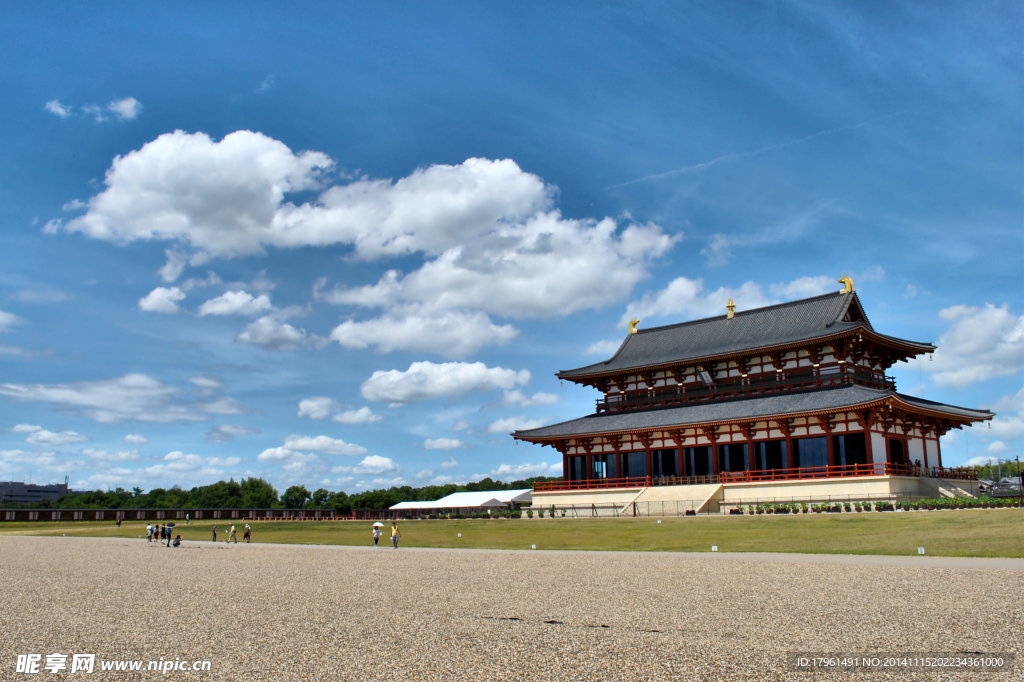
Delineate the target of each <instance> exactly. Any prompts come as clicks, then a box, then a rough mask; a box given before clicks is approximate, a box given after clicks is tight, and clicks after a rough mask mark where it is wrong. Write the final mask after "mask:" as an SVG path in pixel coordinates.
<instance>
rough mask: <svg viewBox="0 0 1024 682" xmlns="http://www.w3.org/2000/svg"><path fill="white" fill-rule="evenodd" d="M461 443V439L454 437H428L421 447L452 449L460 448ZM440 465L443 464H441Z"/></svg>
mask: <svg viewBox="0 0 1024 682" xmlns="http://www.w3.org/2000/svg"><path fill="white" fill-rule="evenodd" d="M462 445H463V443H462V441H461V440H456V439H454V438H428V439H427V440H425V441H424V442H423V447H425V448H426V449H427V450H454V449H456V448H461V447H462ZM441 466H444V465H443V464H442V465H441Z"/></svg>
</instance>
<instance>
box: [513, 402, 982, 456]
mask: <svg viewBox="0 0 1024 682" xmlns="http://www.w3.org/2000/svg"><path fill="white" fill-rule="evenodd" d="M885 405H892V406H895V407H899V408H901V409H903V410H906V411H907V412H914V413H917V414H924V415H925V416H930V417H934V418H937V419H945V420H947V421H952V422H960V423H963V424H969V423H973V422H981V421H988V420H990V419H992V418H993V417H994V416H995V413H993V412H991V411H989V410H974V409H971V408H965V407H955V406H952V405H942V404H941V403H932V402H931V401H926V400H920V399H914V398H910V397H909V396H904V395H902V394H899V393H895V392H893V393H889V394H888V395H883V396H880V397H878V398H876V399H873V400H867V401H862V402H859V403H852V404H850V405H842V406H833V407H825V408H821V409H813V410H798V411H794V412H768V413H765V414H763V415H758V416H757V417H749V416H744V417H737V418H734V419H719V420H714V421H702V422H692V423H686V424H678V425H663V426H648V427H642V428H635V429H609V430H607V431H593V432H588V433H580V434H575V435H574V434H568V435H555V436H530V435H529V432H526V431H513V432H512V433H511V434H509V435H511V436H512V438H514V439H515V440H521V441H525V442H528V443H541V444H543V443H549V442H554V441H560V440H569V439H573V438H593V437H597V436H626V435H637V434H642V433H648V432H651V431H667V430H669V429H678V428H684V429H693V428H700V427H706V426H714V427H717V426H726V425H732V424H746V423H749V422H751V421H774V420H777V419H796V418H800V417H817V416H820V415H827V414H835V413H837V412H856V411H858V410H867V409H871V408H874V407H882V406H885ZM930 406H934V407H930ZM937 407H952V408H953V409H956V410H962V411H963V412H965V413H969V414H952V413H950V412H948V411H943V410H940V409H936V408H937Z"/></svg>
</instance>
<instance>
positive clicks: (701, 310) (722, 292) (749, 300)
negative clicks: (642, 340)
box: [588, 276, 839, 350]
mask: <svg viewBox="0 0 1024 682" xmlns="http://www.w3.org/2000/svg"><path fill="white" fill-rule="evenodd" d="M838 289H839V287H838V286H836V285H835V282H834V281H833V278H831V277H825V276H821V277H801V278H800V279H797V280H794V281H792V282H789V283H782V284H773V285H771V286H770V287H769V291H768V293H766V292H765V291H764V288H763V287H762V286H761V285H760V284H756V283H755V282H745V283H744V284H743V285H741V286H740V287H739V288H731V287H720V288H719V289H716V290H715V291H709V292H705V290H704V280H703V279H690V278H688V277H677V278H676V279H674V280H672V281H671V282H670V283H669V285H668V286H667V287H665V288H664V289H661V290H660V291H656V292H653V293H651V292H648V293H646V294H644V295H643V297H641V299H640V300H639V301H633V302H632V303H630V304H629V305H628V306H626V312H625V313H623V315H622V318H621V319H620V320H619V323H620V324H621V325H622V326H626V325H627V324H628V323H629V321H630V320H632V319H639V320H644V319H647V318H651V317H655V318H657V317H673V318H686V319H692V318H699V317H710V316H715V315H724V314H725V306H726V304H727V303H728V302H729V299H732V300H733V302H734V303H735V304H736V309H737V310H738V311H743V310H750V309H752V308H761V307H764V306H766V305H773V304H775V303H781V302H782V301H785V300H794V299H798V298H806V297H809V296H817V295H820V294H824V293H827V292H828V291H831V290H835V291H838ZM604 343H607V344H608V345H607V346H602V347H601V348H602V349H605V350H606V349H607V348H608V347H610V342H604ZM619 343H621V341H620V342H619ZM615 349H618V345H616V346H615ZM588 350H590V349H588ZM613 350H614V349H613Z"/></svg>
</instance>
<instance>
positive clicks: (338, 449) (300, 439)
mask: <svg viewBox="0 0 1024 682" xmlns="http://www.w3.org/2000/svg"><path fill="white" fill-rule="evenodd" d="M284 447H285V449H287V450H296V451H302V450H316V451H317V452H322V453H324V454H327V455H365V454H366V453H367V450H366V448H364V447H363V446H361V445H355V444H353V443H346V442H345V441H343V440H341V439H340V438H331V437H329V436H315V437H310V436H288V438H286V439H285V441H284Z"/></svg>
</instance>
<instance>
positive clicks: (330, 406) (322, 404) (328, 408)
mask: <svg viewBox="0 0 1024 682" xmlns="http://www.w3.org/2000/svg"><path fill="white" fill-rule="evenodd" d="M337 407H338V403H336V402H334V401H333V400H332V399H330V398H324V397H314V398H306V399H305V400H300V401H299V414H298V416H300V417H305V418H306V419H327V418H328V417H329V416H331V412H333V411H334V410H335V409H337Z"/></svg>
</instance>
